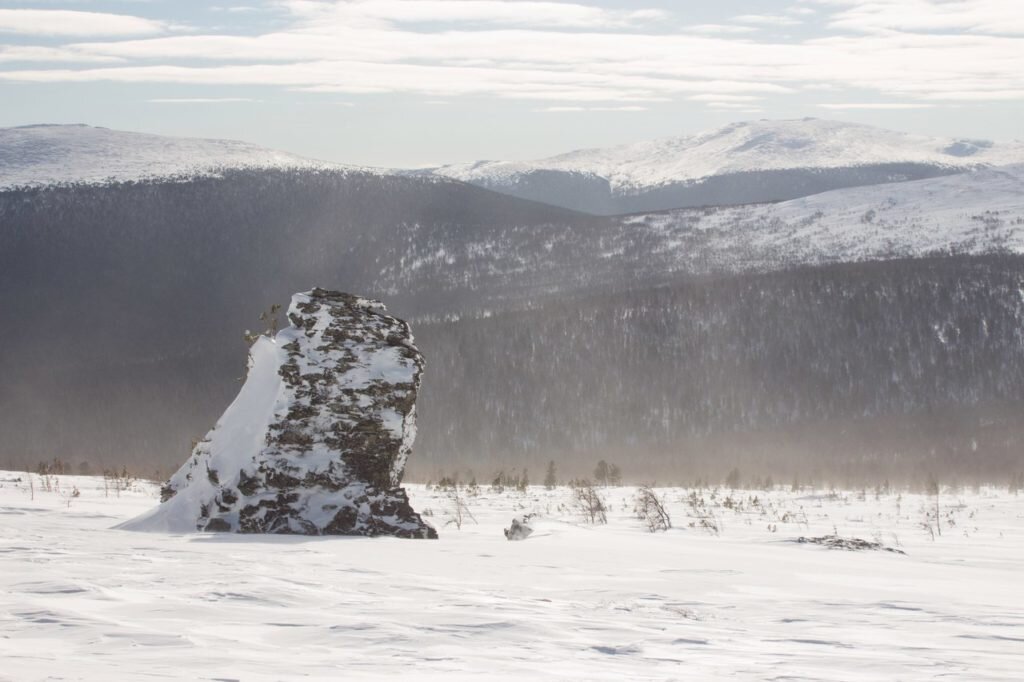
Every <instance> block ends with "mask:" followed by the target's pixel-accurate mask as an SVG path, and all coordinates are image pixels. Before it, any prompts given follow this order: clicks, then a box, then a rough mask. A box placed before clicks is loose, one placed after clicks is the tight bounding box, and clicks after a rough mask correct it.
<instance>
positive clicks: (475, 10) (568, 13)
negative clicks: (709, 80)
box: [281, 0, 665, 28]
mask: <svg viewBox="0 0 1024 682" xmlns="http://www.w3.org/2000/svg"><path fill="white" fill-rule="evenodd" d="M281 5H283V6H284V7H285V8H287V9H289V10H290V11H291V12H292V13H293V14H294V15H296V16H298V17H301V18H302V19H303V20H305V21H308V22H310V23H312V24H314V25H319V26H324V25H335V26H337V25H340V24H345V25H353V24H367V23H372V22H379V21H386V22H392V23H397V24H419V23H436V24H453V23H455V24H458V23H476V24H498V25H505V26H537V27H548V28H552V27H559V28H570V27H571V28H608V27H623V26H629V25H632V24H636V23H644V22H650V21H655V20H659V19H662V18H664V16H665V15H664V12H662V11H660V10H655V9H639V10H608V9H603V8H599V7H594V6H590V5H584V4H578V3H571V2H534V1H530V0H524V1H520V2H507V1H506V0H372V1H367V0H361V1H359V0H357V1H348V2H344V1H343V2H322V1H321V2H316V1H311V0H290V1H285V2H282V3H281Z"/></svg>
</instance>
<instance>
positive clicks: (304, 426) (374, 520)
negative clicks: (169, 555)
mask: <svg viewBox="0 0 1024 682" xmlns="http://www.w3.org/2000/svg"><path fill="white" fill-rule="evenodd" d="M288 319H289V320H290V321H291V323H292V326H290V327H288V328H286V329H284V330H282V331H281V332H279V333H278V334H277V336H276V338H274V339H270V338H267V337H260V338H259V339H258V340H257V341H256V343H255V344H254V345H253V347H252V349H251V357H250V368H249V374H248V377H247V378H246V382H245V385H244V386H243V387H242V390H241V391H240V392H239V394H238V397H237V398H236V399H235V401H234V402H233V403H232V404H231V406H230V407H228V409H227V411H226V412H225V413H224V415H223V416H222V417H221V419H220V421H219V422H217V425H216V426H215V427H214V428H213V430H212V431H210V433H209V434H208V435H207V436H206V438H205V439H203V441H202V442H200V443H199V444H198V445H197V446H196V448H195V450H193V452H192V456H191V457H190V458H189V460H188V462H186V463H185V464H184V466H182V467H181V469H179V470H178V472H177V473H175V474H174V476H172V477H171V479H170V481H168V483H167V484H166V485H165V486H164V488H163V491H162V493H163V494H162V503H161V505H160V506H159V507H157V508H156V509H154V510H152V511H150V512H148V513H146V514H144V515H142V516H140V517H138V518H136V519H133V520H132V521H129V522H127V523H125V524H122V525H121V526H120V527H121V528H123V529H128V530H153V531H166V532H193V531H197V530H199V531H215V532H216V531H220V532H239V533H295V534H304V535H395V536H399V537H406V538H434V537H437V533H436V532H435V531H434V529H433V528H431V527H430V526H429V525H427V524H426V523H424V521H423V520H422V519H421V518H420V516H419V515H418V514H417V513H416V512H414V511H413V509H412V507H410V506H409V501H408V497H407V496H406V493H405V491H404V490H403V489H402V488H401V487H400V484H401V480H402V472H403V470H404V469H405V462H406V459H407V458H408V456H409V452H410V450H411V449H412V443H413V440H414V438H415V436H416V393H417V390H418V389H419V385H420V375H421V374H422V372H423V356H422V355H421V354H420V352H419V351H418V350H417V349H416V346H415V345H413V338H412V335H411V334H410V332H409V326H408V325H407V324H406V323H405V322H403V321H401V320H398V319H396V318H394V317H391V316H389V315H387V314H385V308H384V306H383V305H382V304H380V303H378V302H376V301H371V300H368V299H365V298H359V297H357V296H352V295H349V294H344V293H339V292H334V291H326V290H324V289H314V290H312V291H310V292H307V293H304V294H296V295H295V296H293V297H292V302H291V306H290V307H289V309H288Z"/></svg>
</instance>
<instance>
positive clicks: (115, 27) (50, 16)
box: [0, 9, 168, 36]
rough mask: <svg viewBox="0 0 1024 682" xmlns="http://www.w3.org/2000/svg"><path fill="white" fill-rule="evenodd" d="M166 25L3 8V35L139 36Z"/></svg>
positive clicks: (125, 17)
mask: <svg viewBox="0 0 1024 682" xmlns="http://www.w3.org/2000/svg"><path fill="white" fill-rule="evenodd" d="M167 28H168V25H167V24H165V23H164V22H160V21H153V20H150V19H143V18H141V17H133V16H128V15H125V14H105V13H102V12H79V11H74V10H50V9H0V33H19V34H22V35H35V36H139V35H152V34H155V33H162V32H164V31H165V30H167Z"/></svg>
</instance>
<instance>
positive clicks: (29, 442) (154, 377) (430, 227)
mask: <svg viewBox="0 0 1024 682" xmlns="http://www.w3.org/2000/svg"><path fill="white" fill-rule="evenodd" d="M979 177H980V178H981V179H976V180H971V181H970V182H969V183H967V184H964V183H962V182H961V181H957V182H958V183H960V185H962V186H965V187H969V188H971V191H972V193H970V194H968V193H961V194H960V195H957V196H960V197H961V198H960V199H959V200H957V199H955V198H951V199H950V200H949V201H948V202H946V203H949V204H950V205H952V204H953V203H955V204H956V211H952V210H950V211H946V212H940V213H939V214H937V215H938V217H935V216H930V214H922V215H924V218H921V219H917V218H914V217H912V218H907V217H906V216H916V215H918V214H919V213H921V211H923V210H925V208H926V207H927V206H938V207H939V208H942V207H943V206H945V204H943V203H942V202H935V201H931V200H927V201H926V200H925V198H927V197H929V196H932V195H931V194H929V193H928V192H924V193H922V192H921V191H918V192H917V194H914V195H913V196H917V197H924V198H922V199H920V200H917V199H915V202H916V203H911V202H902V203H901V202H900V201H895V202H892V201H889V200H888V199H884V198H879V199H878V200H877V201H880V202H882V203H883V204H884V207H883V208H882V209H881V210H879V211H878V217H877V218H876V219H873V221H867V222H865V221H860V220H851V219H850V218H849V215H851V214H850V211H853V212H854V213H857V214H858V215H859V214H860V213H862V212H863V210H862V209H863V207H864V206H865V205H868V206H870V205H873V204H871V203H870V202H871V201H875V200H874V199H871V198H870V197H867V198H864V199H858V201H859V202H860V203H856V202H854V203H849V202H847V201H846V198H847V197H848V195H846V194H840V195H838V196H837V198H831V199H821V200H815V202H811V203H810V204H808V205H807V206H806V210H807V211H811V220H810V221H808V220H806V219H805V218H804V217H803V212H804V211H805V209H804V208H803V207H802V205H800V204H793V205H788V204H780V205H776V206H774V207H764V208H763V209H762V210H761V213H759V212H758V209H756V208H755V207H744V208H742V209H717V210H707V211H691V212H677V213H670V214H664V215H651V216H636V217H630V218H626V219H611V218H597V217H592V216H586V215H582V214H577V213H572V212H570V211H566V210H563V209H556V208H552V207H549V206H545V205H542V204H535V203H531V202H526V201H523V200H519V199H515V198H512V197H507V196H501V195H497V194H494V193H491V192H487V191H485V190H482V189H479V188H475V187H472V186H469V185H465V184H461V183H457V182H450V181H446V180H438V179H429V178H401V177H393V176H381V175H375V174H368V173H358V172H352V171H348V172H344V173H337V172H331V171H316V170H313V171H308V170H307V171H295V170H291V171H288V170H271V171H234V172H228V173H226V174H225V175H224V176H223V177H207V178H195V179H192V180H190V181H187V182H164V183H161V182H140V183H121V184H114V185H109V186H73V187H61V188H38V189H29V190H21V191H16V192H7V193H2V194H0V346H2V347H3V349H4V352H3V353H2V354H0V373H2V376H3V377H4V381H3V382H2V384H0V432H2V433H3V434H4V437H3V439H2V441H0V466H8V467H17V466H31V465H33V464H34V463H36V462H38V461H40V460H49V459H51V458H53V457H60V458H62V459H65V460H68V461H71V462H73V463H81V462H88V463H89V465H90V466H91V467H93V468H94V469H95V468H100V467H108V466H120V465H123V464H127V465H128V466H130V467H132V468H134V469H136V470H139V471H142V472H147V473H148V472H151V471H153V470H160V471H164V472H166V471H167V470H169V469H171V468H173V467H175V466H177V465H178V464H180V461H181V459H182V458H183V457H184V456H185V454H186V453H187V452H188V449H189V444H190V442H191V441H192V439H194V438H199V437H201V435H202V434H203V433H205V432H206V431H207V430H208V429H209V428H210V426H211V425H212V423H211V422H212V420H214V419H216V416H217V415H219V414H220V413H221V412H222V411H223V409H224V407H225V406H226V405H227V404H228V402H230V400H231V399H232V397H233V396H234V394H235V392H236V391H237V389H238V385H239V384H238V382H237V380H238V378H239V377H241V376H242V375H243V374H244V372H245V353H246V345H245V342H244V341H243V333H244V332H245V330H247V329H248V330H256V331H259V330H261V329H262V328H263V326H265V323H264V322H261V321H260V320H259V319H258V317H259V315H260V313H261V311H263V310H266V309H267V308H268V307H269V306H270V305H271V304H273V303H283V302H285V301H287V300H288V297H290V295H291V294H292V293H294V292H296V291H302V290H307V289H309V288H311V287H313V286H324V287H330V288H335V289H341V290H347V291H353V292H357V293H360V294H363V295H368V296H374V297H379V298H381V299H382V300H383V301H384V302H385V303H387V304H388V306H389V307H390V309H391V311H392V312H394V313H395V314H397V315H400V316H402V317H405V318H407V319H409V320H410V322H411V323H412V325H413V331H414V333H415V335H416V337H417V339H418V342H419V343H420V345H421V347H422V349H423V351H424V354H425V355H426V358H427V370H426V374H425V377H424V386H423V393H422V399H421V401H420V414H421V416H422V421H421V428H420V436H419V440H418V441H417V445H416V454H415V456H414V457H413V458H412V459H411V460H410V472H412V475H413V476H416V477H420V478H426V477H433V476H438V475H441V474H446V473H452V472H453V471H454V470H456V469H458V470H460V471H462V472H466V471H467V470H469V469H472V470H473V471H474V472H475V473H476V474H477V475H479V476H480V477H482V478H484V477H488V476H490V475H493V473H494V472H495V471H496V470H497V469H500V468H506V469H513V468H515V469H521V468H523V467H527V468H529V469H530V470H531V471H533V472H534V475H535V476H539V475H540V471H541V467H543V466H544V465H546V463H547V461H548V460H550V459H554V460H556V461H557V462H558V463H559V467H560V470H562V471H564V472H565V474H566V475H569V474H575V475H584V474H588V473H589V472H590V471H591V469H592V466H593V462H594V461H596V460H597V459H599V458H601V457H604V458H606V459H612V460H614V461H616V462H618V463H619V464H620V466H621V467H622V469H623V470H624V471H625V473H626V475H627V476H634V477H658V478H664V477H673V476H675V477H691V476H698V475H703V476H719V477H720V476H721V475H724V474H723V473H722V472H723V471H724V470H728V469H731V468H732V467H733V466H737V467H740V468H741V469H742V470H743V471H745V472H749V473H750V475H759V476H766V475H775V476H780V475H789V474H788V473H785V472H790V471H792V472H794V473H796V472H797V471H799V472H801V473H800V475H806V476H810V475H813V473H812V472H815V471H817V472H818V474H820V475H825V474H829V475H844V476H851V477H856V476H875V475H878V476H882V475H885V476H892V477H914V476H919V475H923V473H922V472H925V471H926V470H930V469H936V470H939V471H942V472H947V473H952V472H956V473H957V475H963V476H971V475H975V474H978V475H985V476H988V477H998V476H1002V475H1004V474H1006V473H1007V472H1008V471H1010V470H1011V469H1012V468H1013V466H1014V461H1015V460H1014V459H1013V457H1011V453H1013V452H1019V448H1020V446H1021V442H1022V441H1021V440H1020V438H1019V436H1018V427H1017V426H1016V423H1017V419H1016V415H1018V414H1019V410H1020V408H1021V406H1022V404H1024V395H1022V391H1024V376H1022V372H1024V369H1022V368H1024V346H1022V341H1021V329H1022V322H1024V315H1022V313H1021V306H1022V294H1021V291H1022V290H1024V279H1022V278H1024V274H1022V273H1024V260H1022V258H1021V257H1019V256H1014V255H1009V254H1007V255H1001V256H1000V255H987V256H986V255H979V256H974V257H971V256H968V255H955V253H956V251H957V250H963V251H965V252H968V253H975V254H986V253H988V252H990V251H999V250H1001V249H1002V250H1005V248H1006V246H1007V245H1013V244H1015V243H1016V242H1015V241H1014V240H1015V239H1016V236H1017V233H1018V231H1019V227H1018V226H1017V218H1016V215H1017V214H1016V211H1017V204H1015V203H1013V202H1015V201H1016V199H1014V196H1015V195H1014V194H1013V192H1012V191H1010V190H1012V187H1011V188H1010V189H1005V190H1004V189H1001V190H1000V192H1001V193H999V192H996V193H992V192H988V193H986V192H985V191H983V190H984V188H985V187H989V185H988V184H984V185H983V184H979V183H984V182H987V181H985V180H984V177H985V176H979ZM993 177H994V178H995V179H997V180H998V181H999V182H1000V183H1002V184H1000V185H998V187H999V188H1002V187H1003V185H1005V184H1006V183H1010V182H1011V180H1012V179H1013V177H1015V176H1012V175H1005V174H1003V175H1000V174H995V175H994V176H993ZM928 182H933V181H928ZM934 182H943V183H945V182H952V179H941V180H936V181H934ZM972 183H973V184H972ZM916 184H917V183H901V184H900V185H901V186H905V187H911V186H915V185H916ZM1011 184H1012V183H1011ZM960 185H958V186H960ZM856 191H857V192H862V193H863V192H864V190H856ZM929 191H931V190H929ZM936 192H937V193H938V194H941V192H939V191H938V190H936ZM822 196H823V197H824V196H826V195H822ZM857 196H860V195H857ZM968 196H970V197H971V199H970V201H966V200H965V199H964V197H968ZM986 196H989V197H995V198H993V199H992V200H993V201H997V199H998V201H999V202H1002V203H999V207H1000V208H1001V210H1002V212H1001V213H999V214H998V215H994V214H989V215H988V218H989V220H988V222H985V221H982V222H979V221H975V220H974V219H973V218H972V217H971V216H972V215H973V214H975V213H976V212H977V210H976V209H977V207H978V206H980V205H982V204H983V203H984V198H985V197H986ZM999 197H1002V198H1001V199H999ZM801 201H803V200H801ZM865 201H867V202H868V203H866V204H865V203H864V202H865ZM833 207H835V210H833ZM851 207H852V208H851ZM922 207H925V208H922ZM840 209H841V210H840ZM864 210H867V209H864ZM943 210H945V209H944V208H943ZM961 214H963V215H961ZM929 216H930V217H929ZM983 217H984V216H983ZM858 235H860V237H858ZM922 235H924V236H926V237H927V238H922ZM839 237H841V239H839ZM759 245H763V248H761V246H759ZM837 245H838V246H839V247H841V248H838V247H837ZM864 245H867V246H866V247H865V246H864ZM942 245H952V246H953V247H955V248H952V249H945V250H944V249H942V248H939V246H942ZM932 251H943V252H944V253H945V256H943V257H941V258H939V257H931V258H924V256H925V255H926V254H927V253H930V252H932ZM899 256H904V257H905V256H916V257H917V259H914V258H910V259H906V258H904V259H903V260H890V261H887V262H886V261H878V262H873V260H872V259H878V258H893V257H899ZM847 258H854V259H857V260H863V261H864V262H860V263H841V262H840V263H834V261H836V260H839V261H842V260H844V259H847ZM807 264H813V265H816V266H817V267H809V266H808V265H807ZM281 321H282V322H283V319H282V320H281ZM1015 448H1016V450H1015ZM755 472H758V473H755Z"/></svg>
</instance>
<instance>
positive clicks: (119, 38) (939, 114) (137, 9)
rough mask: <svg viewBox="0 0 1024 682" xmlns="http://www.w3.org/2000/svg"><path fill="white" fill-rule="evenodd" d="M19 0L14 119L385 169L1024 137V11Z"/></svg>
mask: <svg viewBox="0 0 1024 682" xmlns="http://www.w3.org/2000/svg"><path fill="white" fill-rule="evenodd" d="M243 1H244V4H242V3H239V4H231V3H230V2H226V3H225V4H220V5H218V4H215V3H201V2H188V1H184V0H148V1H147V0H106V1H91V0H21V1H20V2H5V1H3V0H0V126H9V125H24V124H30V123H88V124H93V125H102V126H107V127H111V128H120V129H126V130H137V131H143V132H154V133H163V134H172V135H189V136H201V137H228V138H235V139H243V140H247V141H250V142H255V143H258V144H263V145H266V146H270V147H276V148H280V149H285V150H288V151H293V152H296V153H299V154H303V155H306V156H311V157H315V158H322V159H327V160H332V161H340V162H347V163H357V164H368V165H379V166H419V165H431V164H437V163H442V162H456V161H470V160H475V159H481V158H488V159H495V158H503V159H504V158H508V159H527V158H536V157H541V156H547V155H550V154H553V153H557V152H562V151H567V150H570V149H575V148H579V147H591V146H605V145H609V144H616V143H621V142H630V141H636V140H641V139H648V138H652V137H662V136H670V135H679V134H685V133H690V132H696V131H698V130H702V129H706V128H712V127H717V126H720V125H724V124H726V123H729V122H731V121H736V120H746V119H756V118H797V117H803V116H816V117H822V118H835V119H842V120H850V121H858V122H864V123H871V124H876V125H880V126H885V127H889V128H894V129H898V130H909V131H919V132H924V133H929V134H939V135H948V136H958V137H981V138H989V139H996V140H1007V139H1024V123H1022V121H1024V0H715V1H708V0H699V1H698V0H674V1H669V0H651V1H650V2H645V1H644V0H635V1H632V2H626V1H625V0H621V1H620V0H580V1H579V2H534V1H526V0H523V1H518V0H515V1H513V0H509V1H504V0H350V1H330V2H328V1H320V0H275V1H272V2H262V1H259V2H258V1H252V2H249V1H247V0H243Z"/></svg>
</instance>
